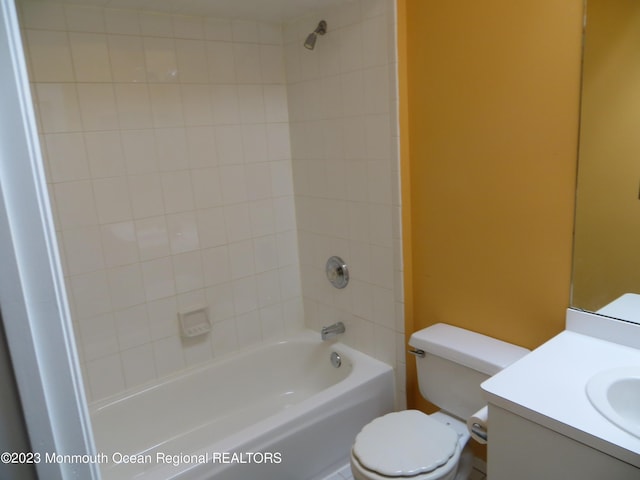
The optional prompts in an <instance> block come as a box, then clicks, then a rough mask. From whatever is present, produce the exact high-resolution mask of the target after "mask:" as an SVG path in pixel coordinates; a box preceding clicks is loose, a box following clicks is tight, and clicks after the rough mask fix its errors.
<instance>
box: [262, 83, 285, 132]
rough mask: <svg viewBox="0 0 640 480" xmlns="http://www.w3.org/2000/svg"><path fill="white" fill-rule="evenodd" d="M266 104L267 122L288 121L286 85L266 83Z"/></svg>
mask: <svg viewBox="0 0 640 480" xmlns="http://www.w3.org/2000/svg"><path fill="white" fill-rule="evenodd" d="M263 89H264V105H265V114H266V120H267V122H278V123H281V122H284V123H286V122H288V121H289V111H288V106H287V90H286V88H285V86H284V85H265V86H264V87H263Z"/></svg>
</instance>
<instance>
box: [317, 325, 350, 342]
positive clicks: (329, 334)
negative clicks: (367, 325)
mask: <svg viewBox="0 0 640 480" xmlns="http://www.w3.org/2000/svg"><path fill="white" fill-rule="evenodd" d="M344 331H345V327H344V323H342V322H337V323H334V324H333V325H329V326H328V327H322V330H320V337H321V338H322V340H329V339H331V338H333V337H336V336H338V335H339V334H341V333H344Z"/></svg>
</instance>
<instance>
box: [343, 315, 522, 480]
mask: <svg viewBox="0 0 640 480" xmlns="http://www.w3.org/2000/svg"><path fill="white" fill-rule="evenodd" d="M409 345H410V346H411V347H413V350H412V352H413V353H414V354H416V364H417V370H418V385H419V387H420V393H421V394H422V396H423V397H424V398H426V399H427V400H429V401H430V402H431V403H433V404H434V405H436V406H438V407H440V408H441V409H442V410H441V411H439V412H436V413H434V414H432V415H426V414H424V413H422V412H419V411H417V410H405V411H401V412H394V413H389V414H387V415H384V416H382V417H379V418H376V419H375V420H373V421H372V422H370V423H369V424H367V425H365V426H364V428H363V429H362V430H361V431H360V433H359V434H358V436H357V437H356V439H355V442H354V444H353V448H352V449H351V471H352V473H353V478H354V479H355V480H391V479H397V480H408V479H409V480H436V479H437V480H453V479H455V480H466V479H467V478H468V476H469V473H470V471H471V463H472V460H473V454H472V453H471V451H470V447H469V446H467V441H468V440H469V436H470V435H469V431H468V429H467V424H466V421H467V419H468V418H469V417H470V416H471V415H473V414H474V413H475V412H476V411H478V410H480V409H481V408H482V407H483V406H484V405H485V403H486V401H485V400H484V397H483V394H482V390H481V388H480V384H481V383H482V382H483V381H484V380H486V379H487V378H489V377H490V376H492V375H495V374H496V373H498V372H499V371H500V370H502V369H503V368H505V367H506V366H508V365H510V364H511V363H513V362H515V361H516V360H518V359H519V358H521V357H523V356H524V355H526V354H527V353H528V352H529V351H528V350H527V349H525V348H522V347H517V346H515V345H512V344H510V343H506V342H502V341H500V340H496V339H495V338H491V337H487V336H485V335H480V334H478V333H474V332H470V331H468V330H464V329H462V328H458V327H453V326H451V325H445V324H443V323H439V324H436V325H432V326H431V327H428V328H425V329H423V330H420V331H418V332H415V333H414V334H413V335H412V336H411V339H410V340H409Z"/></svg>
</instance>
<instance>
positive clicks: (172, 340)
mask: <svg viewBox="0 0 640 480" xmlns="http://www.w3.org/2000/svg"><path fill="white" fill-rule="evenodd" d="M153 356H154V359H155V365H156V372H157V374H158V377H163V376H166V375H169V374H171V373H174V372H177V371H179V370H182V369H183V368H184V367H185V361H184V356H183V354H182V346H181V344H180V337H177V336H173V337H167V338H162V339H160V340H156V341H155V342H153Z"/></svg>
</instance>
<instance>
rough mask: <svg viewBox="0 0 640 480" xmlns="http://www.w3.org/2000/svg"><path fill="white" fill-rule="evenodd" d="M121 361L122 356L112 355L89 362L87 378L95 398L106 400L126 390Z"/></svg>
mask: <svg viewBox="0 0 640 480" xmlns="http://www.w3.org/2000/svg"><path fill="white" fill-rule="evenodd" d="M120 359H121V357H120V355H110V356H108V357H103V358H99V359H97V360H92V361H89V362H87V377H88V378H89V387H90V389H91V395H92V397H93V398H105V397H108V396H110V395H114V394H116V393H119V392H121V391H122V390H123V389H124V387H125V383H124V375H123V372H122V363H121V361H120Z"/></svg>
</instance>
